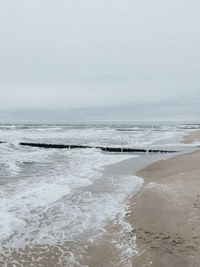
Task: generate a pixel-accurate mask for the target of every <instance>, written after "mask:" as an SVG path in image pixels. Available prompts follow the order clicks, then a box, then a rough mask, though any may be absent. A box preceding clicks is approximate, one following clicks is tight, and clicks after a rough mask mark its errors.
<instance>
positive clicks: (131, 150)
mask: <svg viewBox="0 0 200 267" xmlns="http://www.w3.org/2000/svg"><path fill="white" fill-rule="evenodd" d="M20 145H21V146H31V147H40V148H58V149H75V148H95V149H100V150H102V151H105V152H116V153H176V152H177V151H173V150H160V149H140V148H126V147H102V146H97V147H93V146H81V145H59V144H45V143H24V142H23V143H20Z"/></svg>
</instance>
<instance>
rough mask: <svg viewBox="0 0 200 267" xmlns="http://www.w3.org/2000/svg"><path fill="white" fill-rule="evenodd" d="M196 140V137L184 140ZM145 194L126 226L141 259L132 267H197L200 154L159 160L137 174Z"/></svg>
mask: <svg viewBox="0 0 200 267" xmlns="http://www.w3.org/2000/svg"><path fill="white" fill-rule="evenodd" d="M193 136H194V137H195V140H200V133H199V132H198V134H197V132H196V133H195V135H194V134H192V136H191V135H190V136H189V137H188V138H186V139H185V141H186V142H187V143H189V141H190V142H192V141H193ZM137 176H140V177H143V178H144V180H145V184H144V186H143V189H142V190H141V191H140V192H139V193H138V194H137V195H136V196H134V197H133V198H132V200H131V214H130V215H129V217H128V220H129V222H130V223H131V224H132V225H133V227H134V233H133V234H136V237H137V239H136V242H137V246H138V248H139V251H140V253H139V254H138V255H137V256H135V257H134V258H133V259H132V262H133V266H135V267H137V266H140V267H141V266H155V267H158V266H159V267H161V266H162V267H165V266H166V267H169V266H170V267H173V266H174V267H175V266H176V267H189V266H192V267H193V266H200V253H199V252H200V151H195V152H192V153H188V154H182V155H178V156H175V157H173V158H170V159H167V160H161V161H158V162H156V163H153V164H152V165H150V166H148V167H147V168H145V169H143V170H141V171H139V172H137Z"/></svg>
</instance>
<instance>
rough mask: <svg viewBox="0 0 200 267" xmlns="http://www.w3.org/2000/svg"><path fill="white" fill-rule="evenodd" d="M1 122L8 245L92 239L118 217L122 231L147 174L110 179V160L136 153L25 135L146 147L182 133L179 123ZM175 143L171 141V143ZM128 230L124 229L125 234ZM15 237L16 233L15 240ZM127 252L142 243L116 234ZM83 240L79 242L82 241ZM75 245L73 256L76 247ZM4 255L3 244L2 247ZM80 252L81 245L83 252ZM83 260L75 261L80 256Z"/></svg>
mask: <svg viewBox="0 0 200 267" xmlns="http://www.w3.org/2000/svg"><path fill="white" fill-rule="evenodd" d="M129 130H130V131H121V132H120V131H116V127H115V128H114V127H87V128H84V127H82V128H81V127H80V128H77V127H66V126H59V127H58V126H57V127H48V126H35V127H25V126H20V127H19V126H14V127H4V128H2V127H0V141H8V143H5V144H0V149H1V154H0V182H1V181H2V185H1V194H0V243H1V242H3V241H4V248H5V247H7V248H13V249H17V248H23V247H25V246H26V245H30V244H31V245H35V244H42V245H44V246H45V244H48V245H55V244H57V243H65V242H72V243H73V242H74V243H76V240H78V241H79V242H80V243H81V240H82V239H84V240H85V239H87V240H89V242H93V241H94V240H95V239H96V238H98V236H101V235H102V234H103V233H104V232H105V231H106V225H107V223H108V222H110V221H111V220H115V218H116V215H117V214H118V215H119V217H118V218H120V219H118V223H120V224H121V225H122V228H121V229H122V231H126V229H128V230H127V231H129V230H130V229H129V227H130V225H127V223H125V221H124V219H123V218H124V215H125V213H126V201H125V200H126V198H127V197H128V196H129V195H130V194H132V193H133V192H137V191H138V190H139V188H140V187H141V186H142V184H143V180H142V179H141V178H139V177H136V176H132V175H131V176H129V175H128V176H123V175H120V174H117V173H116V174H115V175H112V176H107V177H104V175H103V170H104V167H105V166H106V165H110V164H114V163H117V162H120V161H122V160H126V159H129V158H131V157H132V158H133V159H134V157H136V156H135V155H134V156H133V155H130V154H117V153H103V152H101V151H99V150H96V149H78V150H67V149H64V150H56V149H49V150H48V149H39V148H32V147H22V146H19V142H21V141H33V142H46V143H61V144H62V143H64V144H88V145H91V146H99V145H108V146H124V147H126V146H129V147H134V146H140V147H141V146H143V147H144V148H145V146H148V145H153V144H154V143H159V142H161V140H163V139H167V140H168V139H170V138H171V137H176V138H178V137H179V138H180V140H181V137H182V133H180V132H179V130H178V129H177V128H175V127H168V128H167V127H163V128H159V129H151V128H145V129H143V128H140V127H132V128H129ZM169 144H171V143H170V142H169ZM120 235H121V236H123V234H122V233H120ZM8 237H10V238H8ZM115 238H116V239H115V240H113V242H115V243H116V247H117V246H118V247H119V249H120V250H121V252H120V253H122V254H123V255H124V256H123V257H125V255H131V253H132V252H133V250H134V249H135V248H134V246H133V242H132V245H131V243H130V244H129V243H128V241H127V240H126V242H125V239H124V243H123V242H122V239H119V238H118V237H117V236H115ZM76 245H77V244H76ZM70 249H71V250H70V251H68V252H69V255H71V256H70V257H71V258H72V259H74V257H75V254H76V253H75V252H74V251H73V249H72V248H70ZM0 251H1V252H2V253H4V249H3V248H1V250H0ZM79 253H80V251H79ZM74 261H76V259H74Z"/></svg>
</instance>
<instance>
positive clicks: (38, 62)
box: [0, 0, 200, 110]
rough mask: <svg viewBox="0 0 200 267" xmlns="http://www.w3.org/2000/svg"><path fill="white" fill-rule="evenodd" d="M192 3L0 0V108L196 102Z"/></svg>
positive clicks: (199, 48)
mask: <svg viewBox="0 0 200 267" xmlns="http://www.w3.org/2000/svg"><path fill="white" fill-rule="evenodd" d="M199 14H200V1H199V0H190V1H188V0H123V1H122V0H19V1H16V0H6V1H3V0H0V93H1V94H0V96H1V97H0V109H4V110H5V109H21V108H25V109H27V108H30V109H34V108H39V109H67V108H74V107H75V108H77V107H90V106H108V105H134V104H138V103H139V104H144V103H154V102H155V103H166V102H167V103H170V102H172V103H181V104H191V105H193V104H196V105H197V104H200V97H199V95H200V15H199Z"/></svg>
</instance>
